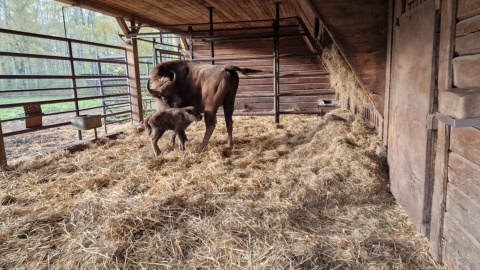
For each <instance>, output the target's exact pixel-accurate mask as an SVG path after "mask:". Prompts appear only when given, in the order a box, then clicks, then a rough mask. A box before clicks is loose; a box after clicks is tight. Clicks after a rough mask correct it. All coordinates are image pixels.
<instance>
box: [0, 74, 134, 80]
mask: <svg viewBox="0 0 480 270" xmlns="http://www.w3.org/2000/svg"><path fill="white" fill-rule="evenodd" d="M101 78H122V79H127V78H128V76H127V75H77V76H72V75H0V80H4V79H66V80H68V79H101Z"/></svg>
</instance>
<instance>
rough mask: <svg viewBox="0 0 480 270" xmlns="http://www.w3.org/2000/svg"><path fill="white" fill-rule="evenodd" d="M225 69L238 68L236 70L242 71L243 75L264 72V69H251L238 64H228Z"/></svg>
mask: <svg viewBox="0 0 480 270" xmlns="http://www.w3.org/2000/svg"><path fill="white" fill-rule="evenodd" d="M225 69H226V70H236V71H238V72H240V73H242V74H243V75H248V74H255V73H259V72H263V70H258V69H251V68H241V67H237V66H226V67H225Z"/></svg>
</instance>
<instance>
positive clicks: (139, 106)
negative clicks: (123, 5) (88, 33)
mask: <svg viewBox="0 0 480 270" xmlns="http://www.w3.org/2000/svg"><path fill="white" fill-rule="evenodd" d="M116 19H117V22H118V24H119V25H120V28H121V29H122V31H123V32H124V34H125V36H128V35H129V34H136V33H138V31H140V25H141V24H138V25H137V24H135V20H134V19H131V21H129V22H128V24H127V22H126V21H125V20H124V19H123V18H120V17H117V18H116ZM129 26H130V27H129ZM125 49H126V53H125V58H126V60H127V67H128V68H127V74H128V84H129V89H130V106H131V109H132V121H133V122H135V123H141V122H142V121H143V103H142V88H141V86H140V64H139V59H138V43H137V39H135V38H132V39H127V41H126V42H125Z"/></svg>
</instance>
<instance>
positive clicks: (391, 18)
mask: <svg viewBox="0 0 480 270" xmlns="http://www.w3.org/2000/svg"><path fill="white" fill-rule="evenodd" d="M394 20H395V3H394V0H389V1H388V36H387V57H386V58H387V59H386V60H387V64H386V72H385V73H386V78H385V107H384V111H383V115H384V120H385V121H384V122H383V125H384V126H383V130H384V132H383V142H384V143H387V142H388V124H389V121H388V120H389V118H388V117H389V111H390V110H389V108H390V79H391V69H392V47H393V34H394V27H395V25H394Z"/></svg>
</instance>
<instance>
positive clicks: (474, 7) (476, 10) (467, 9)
mask: <svg viewBox="0 0 480 270" xmlns="http://www.w3.org/2000/svg"><path fill="white" fill-rule="evenodd" d="M477 14H480V2H478V0H461V1H458V8H457V19H458V20H464V19H467V18H470V17H473V16H475V15H477Z"/></svg>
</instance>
